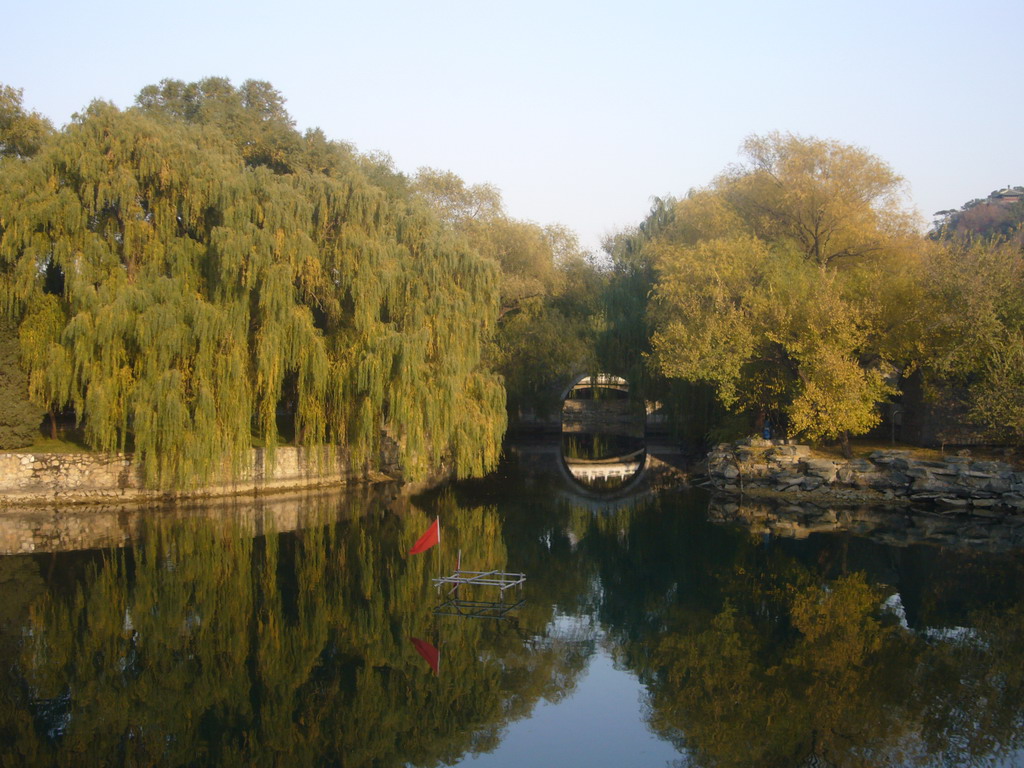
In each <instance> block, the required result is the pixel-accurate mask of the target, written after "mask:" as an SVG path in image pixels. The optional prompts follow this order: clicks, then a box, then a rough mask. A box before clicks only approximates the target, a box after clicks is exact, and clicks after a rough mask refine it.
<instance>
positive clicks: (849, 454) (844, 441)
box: [839, 429, 853, 459]
mask: <svg viewBox="0 0 1024 768" xmlns="http://www.w3.org/2000/svg"><path fill="white" fill-rule="evenodd" d="M839 448H840V450H842V452H843V458H844V459H852V458H853V451H852V450H851V449H850V433H849V432H848V431H847V430H845V429H844V430H843V431H842V432H840V433H839Z"/></svg>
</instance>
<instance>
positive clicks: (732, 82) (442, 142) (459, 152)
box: [0, 0, 1024, 250]
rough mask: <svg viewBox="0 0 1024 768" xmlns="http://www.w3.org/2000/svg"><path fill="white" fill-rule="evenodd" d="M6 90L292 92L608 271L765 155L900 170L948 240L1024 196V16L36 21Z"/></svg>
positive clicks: (34, 16) (595, 7) (360, 142)
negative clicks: (487, 194) (947, 214)
mask: <svg viewBox="0 0 1024 768" xmlns="http://www.w3.org/2000/svg"><path fill="white" fill-rule="evenodd" d="M4 19H5V27H6V30H5V34H4V41H3V44H2V45H0V83H4V84H6V85H9V86H13V87H15V88H21V89H23V92H24V93H23V103H24V106H25V107H27V108H28V109H30V110H35V111H38V112H41V113H42V114H44V115H46V116H47V117H49V118H50V119H51V120H52V121H53V122H54V123H55V124H56V125H58V126H60V125H63V124H66V123H67V122H69V121H70V120H71V118H72V115H73V114H74V113H75V112H77V111H80V110H82V109H83V108H84V107H85V106H87V105H88V104H89V103H90V102H91V101H92V100H94V99H97V98H101V99H105V100H107V101H111V102H113V103H114V104H116V105H118V106H119V107H122V108H126V107H129V106H131V104H132V103H133V101H134V98H135V95H136V94H137V93H138V92H139V90H141V89H142V88H143V87H144V86H146V85H150V84H154V83H158V82H159V81H160V80H162V79H164V78H174V79H178V80H184V81H195V80H199V79H202V78H204V77H209V76H220V77H227V78H229V79H230V80H231V81H232V82H233V83H234V84H235V85H240V84H241V83H242V82H243V81H245V80H247V79H255V80H266V81H268V82H270V83H271V84H272V85H273V86H274V87H275V88H276V89H277V90H278V91H280V92H281V94H282V95H283V96H284V97H285V99H286V107H287V109H288V111H289V112H290V114H291V115H292V117H293V118H294V120H295V123H296V126H297V127H298V128H299V129H302V130H305V129H306V128H312V127H319V128H321V129H322V130H323V131H324V132H325V133H326V134H327V136H328V137H329V138H331V139H338V140H343V141H347V142H350V143H352V144H354V145H355V146H356V147H357V148H358V149H359V150H361V151H364V152H374V151H381V152H386V153H387V154H389V155H390V156H391V157H392V159H393V161H394V164H395V166H396V167H397V168H398V169H399V170H401V171H403V172H406V173H410V174H412V173H415V172H416V170H417V169H418V168H420V167H424V166H427V167H432V168H437V169H441V170H450V171H453V172H455V173H456V174H458V175H459V176H461V177H462V178H463V179H465V180H466V182H467V183H469V184H478V183H490V184H493V185H495V186H497V187H498V188H499V189H500V190H501V191H502V194H503V197H504V201H505V207H506V210H507V212H508V213H509V215H511V216H513V217H515V218H518V219H527V220H531V221H535V222H538V223H540V224H554V223H558V224H562V225H564V226H567V227H569V228H570V229H572V230H575V231H576V232H577V233H578V235H579V236H580V238H581V242H582V243H583V245H584V246H585V247H587V248H589V249H591V250H597V249H599V247H600V243H601V241H602V239H603V238H604V237H606V236H607V235H610V234H613V233H615V232H618V231H621V230H622V229H624V228H627V227H631V226H635V225H636V224H638V223H639V222H640V221H641V220H642V219H643V217H644V215H645V214H646V213H647V211H648V210H649V208H650V206H651V202H652V198H653V197H655V196H658V197H665V196H668V195H675V196H681V195H685V194H686V192H687V191H688V190H689V189H692V188H697V187H702V186H705V185H707V184H709V183H710V182H711V181H712V180H713V179H714V177H715V176H716V175H717V174H718V173H720V172H721V171H722V170H724V169H725V168H726V167H727V166H729V165H730V164H733V163H736V162H739V161H740V160H741V159H742V158H741V156H740V153H739V152H740V145H741V144H742V142H743V140H744V138H745V137H747V136H749V135H751V134H764V133H768V132H770V131H781V132H789V133H795V134H799V135H803V136H814V137H818V138H826V139H834V140H837V141H840V142H843V143H847V144H853V145H856V146H859V147H861V148H863V149H865V150H867V151H869V152H871V153H872V154H874V155H876V156H878V157H879V158H881V159H882V160H884V161H885V162H887V163H888V164H889V165H890V166H891V167H892V168H893V169H894V170H895V171H896V172H897V173H898V174H900V175H901V176H903V177H904V178H905V179H906V182H907V190H908V197H907V202H908V206H910V207H913V208H916V209H917V210H918V211H919V212H920V213H921V214H922V217H923V218H922V222H923V223H926V222H927V221H930V219H931V214H932V213H933V212H934V211H937V210H941V209H946V208H958V207H959V206H960V205H962V204H963V203H965V202H967V201H968V200H971V199H973V198H977V197H985V196H987V195H988V194H989V193H990V192H992V191H993V190H996V189H1000V188H1003V187H1005V186H1007V185H1024V152H1022V151H1021V144H1022V142H1021V140H1020V137H1021V129H1022V127H1024V98H1022V97H1021V93H1020V81H1019V80H1018V76H1019V74H1018V73H1019V71H1020V66H1021V62H1022V58H1024V52H1022V47H1021V45H1020V35H1021V30H1024V0H971V2H967V0H956V1H955V2H953V1H950V0H930V1H929V2H924V1H923V0H861V1H860V2H856V3H854V2H842V3H839V2H832V0H815V1H814V2H810V1H805V0H768V1H765V0H762V1H761V2H752V1H748V0H715V2H703V3H697V2H691V1H690V0H676V1H675V2H670V1H669V0H631V1H630V2H628V3H627V2H605V1H604V0H589V1H587V2H584V1H583V0H544V1H543V2H542V1H540V0H514V1H513V2H503V3H499V2H487V1H486V0H472V1H470V0H433V2H429V3H428V2H422V0H421V1H420V2H413V0H374V2H363V3H352V2H348V0H331V1H330V2H320V0H292V2H288V3H283V2H273V3H271V2H264V1H263V0H257V1H254V2H247V3H242V2H233V1H229V0H220V1H218V0H180V1H179V2H176V3H173V4H156V3H140V2H138V1H137V0H132V2H126V0H105V1H104V2H101V3H82V2H80V0H76V2H64V1H63V0H33V2H20V3H12V4H10V7H8V8H6V9H5V11H4Z"/></svg>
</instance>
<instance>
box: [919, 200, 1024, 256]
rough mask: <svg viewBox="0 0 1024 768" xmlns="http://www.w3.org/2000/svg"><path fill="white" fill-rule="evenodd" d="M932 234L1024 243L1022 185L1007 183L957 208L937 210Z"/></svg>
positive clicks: (934, 235) (937, 236) (1023, 245)
mask: <svg viewBox="0 0 1024 768" xmlns="http://www.w3.org/2000/svg"><path fill="white" fill-rule="evenodd" d="M935 216H936V217H937V218H936V221H935V224H934V228H933V230H932V236H933V237H935V238H941V237H982V238H986V239H987V238H992V237H998V238H1000V239H1006V240H1012V241H1014V242H1017V243H1018V244H1020V245H1021V246H1022V247H1024V226H1022V225H1024V187H1006V188H1005V189H1000V190H996V191H995V192H992V193H991V194H990V195H989V196H988V197H986V198H982V199H977V200H971V201H970V202H969V203H964V204H963V205H962V206H961V207H960V208H959V209H958V210H957V209H953V210H948V211H938V212H937V213H936V214H935Z"/></svg>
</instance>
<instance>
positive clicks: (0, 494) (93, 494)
mask: <svg viewBox="0 0 1024 768" xmlns="http://www.w3.org/2000/svg"><path fill="white" fill-rule="evenodd" d="M391 470H395V471H397V467H388V471H387V472H386V473H377V474H375V475H373V476H364V475H357V474H355V473H353V472H351V471H349V469H348V466H347V463H346V462H345V460H344V459H343V458H341V457H335V459H334V460H333V461H331V462H325V461H318V460H317V459H316V458H315V457H314V456H312V455H311V454H310V452H309V451H307V450H305V449H303V448H295V447H279V448H277V450H276V451H275V455H274V461H273V462H272V463H271V462H270V461H269V460H268V457H267V454H266V451H265V450H264V449H262V448H254V449H253V450H252V454H251V456H250V460H249V462H248V466H246V467H245V468H244V469H243V471H242V473H241V474H240V475H239V476H238V477H237V478H233V477H232V476H231V473H230V472H229V471H227V469H225V471H224V472H222V473H221V474H220V476H219V477H214V478H213V479H212V480H211V481H210V482H209V483H208V484H207V485H205V486H203V487H202V488H200V489H197V490H196V491H193V492H188V493H174V494H169V493H167V492H166V491H160V490H153V489H151V488H147V487H146V486H145V483H144V481H143V472H142V468H141V467H140V466H139V465H138V464H137V463H136V462H135V460H134V458H133V457H132V456H131V455H130V454H104V453H0V506H10V505H24V504H39V503H52V502H61V503H103V502H112V501H133V502H144V501H148V500H156V499H163V498H167V497H169V496H175V497H187V496H225V495H231V494H241V493H254V492H255V493H259V492H262V491H276V490H287V489H298V488H309V487H317V486H330V485H344V484H348V483H351V482H354V481H371V482H372V481H377V480H391V479H396V478H394V477H392V476H391Z"/></svg>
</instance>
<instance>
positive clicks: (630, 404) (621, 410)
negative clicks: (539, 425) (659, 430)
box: [562, 373, 646, 492]
mask: <svg viewBox="0 0 1024 768" xmlns="http://www.w3.org/2000/svg"><path fill="white" fill-rule="evenodd" d="M645 417H646V413H645V408H644V405H643V403H637V402H634V401H633V400H632V399H631V398H630V392H629V382H628V381H627V380H626V379H624V378H623V377H621V376H617V375H615V374H610V373H597V374H584V375H581V376H578V377H576V378H575V379H574V380H573V381H572V382H571V383H570V384H569V386H567V387H566V388H565V390H564V391H563V393H562V461H563V463H564V464H563V465H564V467H565V469H567V470H568V472H569V474H570V475H571V476H572V477H573V478H574V479H575V480H576V481H577V482H578V483H579V484H580V485H582V486H584V487H586V488H588V489H589V490H591V491H599V492H600V491H603V492H615V491H619V490H621V488H622V487H623V486H624V485H627V484H629V483H631V482H632V481H633V480H634V479H635V478H636V477H637V476H638V474H640V473H641V472H642V471H643V468H644V465H645V463H646V444H645V440H644V437H645V424H646V419H645Z"/></svg>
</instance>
